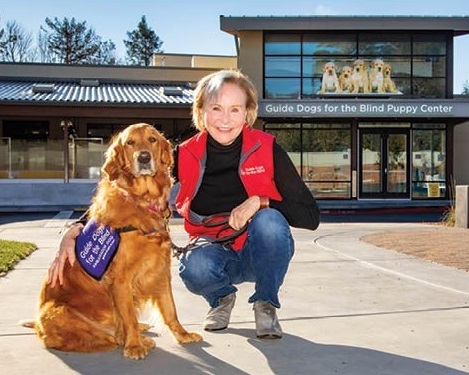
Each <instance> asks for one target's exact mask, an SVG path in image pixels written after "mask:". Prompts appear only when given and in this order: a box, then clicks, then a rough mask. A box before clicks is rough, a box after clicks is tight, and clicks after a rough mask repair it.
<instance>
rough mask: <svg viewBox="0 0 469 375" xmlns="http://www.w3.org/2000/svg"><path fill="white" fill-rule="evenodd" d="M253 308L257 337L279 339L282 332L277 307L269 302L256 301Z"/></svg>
mask: <svg viewBox="0 0 469 375" xmlns="http://www.w3.org/2000/svg"><path fill="white" fill-rule="evenodd" d="M253 310H254V317H255V319H256V335H257V337H258V338H260V339H280V338H281V337H282V334H283V332H282V327H280V323H279V322H278V318H277V313H276V310H277V309H276V308H275V307H274V306H272V305H271V304H270V303H269V302H264V301H256V302H254V308H253Z"/></svg>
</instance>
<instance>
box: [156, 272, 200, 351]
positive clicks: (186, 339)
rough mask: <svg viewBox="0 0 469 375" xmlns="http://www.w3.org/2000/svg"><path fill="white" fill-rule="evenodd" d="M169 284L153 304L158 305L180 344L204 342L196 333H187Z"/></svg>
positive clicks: (168, 283)
mask: <svg viewBox="0 0 469 375" xmlns="http://www.w3.org/2000/svg"><path fill="white" fill-rule="evenodd" d="M166 282H167V287H164V288H162V289H161V292H160V293H158V295H156V296H154V299H153V303H156V306H157V307H158V310H159V311H160V314H161V317H162V318H163V321H164V323H165V324H166V325H167V326H168V328H169V329H170V330H171V332H172V334H173V335H174V337H175V338H176V340H177V341H178V342H179V343H180V344H188V343H192V342H198V341H201V340H202V336H201V335H199V334H198V333H196V332H187V331H186V330H185V329H184V327H183V326H182V325H181V323H180V322H179V319H178V316H177V312H176V306H175V304H174V298H173V293H172V289H171V282H170V281H169V280H167V281H166ZM163 290H164V291H163Z"/></svg>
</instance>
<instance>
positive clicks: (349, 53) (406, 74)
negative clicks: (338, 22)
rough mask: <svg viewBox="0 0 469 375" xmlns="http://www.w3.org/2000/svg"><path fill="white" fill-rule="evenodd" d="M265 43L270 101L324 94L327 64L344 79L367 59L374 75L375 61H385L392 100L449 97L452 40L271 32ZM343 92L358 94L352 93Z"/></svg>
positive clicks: (422, 36) (431, 36) (426, 36)
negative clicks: (448, 61) (448, 60)
mask: <svg viewBox="0 0 469 375" xmlns="http://www.w3.org/2000/svg"><path fill="white" fill-rule="evenodd" d="M264 38H265V39H264V40H265V44H264V51H265V56H264V59H265V60H264V68H265V74H264V75H265V86H264V87H265V93H264V97H265V98H284V99H286V98H295V99H296V98H313V97H317V96H318V95H324V93H322V92H320V87H321V81H322V79H323V68H324V66H325V64H326V63H328V62H333V63H334V64H335V66H336V72H337V75H340V73H341V71H342V70H344V71H345V70H346V67H352V66H353V63H354V62H355V61H356V60H357V59H362V60H365V63H366V66H367V73H368V74H369V73H370V71H371V63H372V61H373V60H375V59H380V60H383V62H384V63H385V64H386V66H387V71H388V72H389V75H388V77H390V78H389V80H390V81H392V82H391V84H390V85H389V86H388V87H389V88H388V89H385V90H384V93H386V94H387V95H408V96H422V97H434V98H444V97H446V86H447V79H446V71H447V67H446V65H447V64H446V53H447V49H446V43H447V36H446V35H437V34H401V33H396V34H392V33H391V34H389V33H386V34H384V33H368V34H365V33H357V34H334V33H291V34H281V33H268V32H267V33H265V34H264ZM357 46H358V48H357ZM277 78H279V79H280V78H285V79H286V80H285V81H282V80H274V79H277ZM297 78H302V81H301V83H300V81H299V80H297ZM307 78H310V81H308V80H307ZM318 81H319V84H318ZM288 86H291V87H288ZM334 92H335V91H334ZM339 92H341V93H347V94H348V93H351V94H353V95H356V93H354V91H353V90H352V91H351V90H350V89H349V88H346V89H345V90H342V89H341V90H339ZM372 92H380V94H382V93H383V91H380V90H378V89H376V90H373V91H372ZM326 94H329V92H327V93H326Z"/></svg>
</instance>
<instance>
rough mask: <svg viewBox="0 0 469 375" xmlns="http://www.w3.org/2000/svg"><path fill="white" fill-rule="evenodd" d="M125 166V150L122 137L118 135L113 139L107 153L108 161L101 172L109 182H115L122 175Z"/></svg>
mask: <svg viewBox="0 0 469 375" xmlns="http://www.w3.org/2000/svg"><path fill="white" fill-rule="evenodd" d="M125 165H126V163H125V150H124V146H123V145H122V140H121V136H120V135H119V134H118V135H115V136H114V137H113V138H112V139H111V142H110V146H109V148H108V149H107V151H106V161H105V162H104V165H103V167H102V168H101V171H102V173H103V175H105V176H106V177H107V178H108V179H109V181H114V180H117V178H118V177H119V175H120V174H122V172H123V171H124V169H125Z"/></svg>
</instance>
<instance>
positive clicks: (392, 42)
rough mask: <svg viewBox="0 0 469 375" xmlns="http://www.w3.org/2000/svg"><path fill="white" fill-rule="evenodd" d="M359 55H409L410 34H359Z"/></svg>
mask: <svg viewBox="0 0 469 375" xmlns="http://www.w3.org/2000/svg"><path fill="white" fill-rule="evenodd" d="M358 54H359V55H375V56H389V55H409V54H410V35H401V34H397V35H390V34H360V35H359V36H358Z"/></svg>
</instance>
